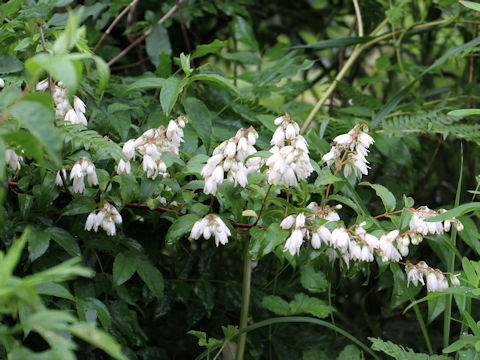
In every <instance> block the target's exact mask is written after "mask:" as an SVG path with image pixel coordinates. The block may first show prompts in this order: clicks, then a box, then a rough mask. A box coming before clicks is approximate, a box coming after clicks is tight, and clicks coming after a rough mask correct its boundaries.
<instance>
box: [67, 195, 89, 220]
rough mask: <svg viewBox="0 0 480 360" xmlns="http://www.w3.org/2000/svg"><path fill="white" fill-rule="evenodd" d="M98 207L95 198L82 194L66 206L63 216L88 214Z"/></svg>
mask: <svg viewBox="0 0 480 360" xmlns="http://www.w3.org/2000/svg"><path fill="white" fill-rule="evenodd" d="M96 208H97V203H96V202H95V200H93V199H92V198H89V197H86V196H82V197H79V198H76V199H73V200H72V202H71V203H70V204H68V205H67V206H65V207H64V208H63V211H62V216H71V215H78V214H86V213H90V212H92V211H93V210H94V209H96Z"/></svg>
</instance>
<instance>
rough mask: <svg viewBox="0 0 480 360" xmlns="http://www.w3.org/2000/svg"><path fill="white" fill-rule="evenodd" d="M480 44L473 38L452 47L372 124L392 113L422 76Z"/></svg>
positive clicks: (397, 96) (407, 86) (380, 113)
mask: <svg viewBox="0 0 480 360" xmlns="http://www.w3.org/2000/svg"><path fill="white" fill-rule="evenodd" d="M478 44H480V38H478V37H477V38H476V39H473V40H472V41H469V42H468V43H466V44H463V45H461V46H458V47H455V48H452V49H450V50H448V51H447V52H446V53H445V54H443V55H442V56H441V57H440V58H438V59H437V60H436V61H435V62H434V63H433V64H432V65H430V66H429V67H428V68H426V69H425V70H424V71H422V73H421V74H420V75H419V76H417V77H416V78H415V79H414V80H412V81H411V82H410V83H409V84H408V85H406V86H405V87H404V88H402V89H401V90H400V91H399V92H397V93H396V94H395V95H394V96H393V97H392V98H391V99H390V100H389V101H388V103H387V104H386V105H385V106H384V107H383V108H382V109H381V110H380V111H379V112H378V113H377V114H376V116H375V118H374V119H373V121H372V125H374V126H376V125H378V124H380V123H381V122H382V120H383V119H384V118H385V116H387V115H388V114H390V112H391V111H392V110H393V109H394V108H395V107H396V106H397V105H398V104H399V103H400V101H402V100H403V99H404V98H405V96H407V94H408V93H409V92H410V89H411V88H412V87H413V86H414V85H415V84H416V83H417V81H419V80H420V79H421V78H422V77H424V76H425V75H426V74H428V73H429V72H430V71H432V70H434V69H435V68H437V67H438V66H440V65H441V64H443V63H444V62H445V61H447V60H448V59H452V58H453V57H454V56H455V55H457V54H460V53H462V52H464V51H465V50H467V49H470V48H472V47H474V46H477V45H478Z"/></svg>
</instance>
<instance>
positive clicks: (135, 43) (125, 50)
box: [107, 0, 183, 66]
mask: <svg viewBox="0 0 480 360" xmlns="http://www.w3.org/2000/svg"><path fill="white" fill-rule="evenodd" d="M178 1H179V3H182V2H183V0H178ZM176 10H177V4H175V5H173V6H172V7H171V8H170V10H168V11H167V13H166V14H165V15H164V16H163V17H162V18H161V19H160V20H158V22H157V23H158V24H163V23H164V22H165V21H167V20H168V18H170V16H172V15H173V13H174V12H175V11H176ZM151 32H152V28H150V29H148V30H147V31H145V32H144V33H143V34H142V35H141V36H140V37H139V38H138V39H137V40H135V41H134V42H132V43H131V44H130V45H128V46H127V47H126V48H125V49H123V50H122V51H121V52H120V53H119V54H118V55H117V56H115V57H114V58H113V59H112V60H110V61H109V62H108V63H107V65H108V66H112V65H113V64H115V63H116V62H117V61H118V60H119V59H121V58H122V57H123V56H125V54H126V53H128V52H129V51H130V50H132V49H133V48H134V47H135V46H137V45H138V44H139V43H141V42H142V41H143V40H144V39H145V38H146V37H147V36H148V35H150V33H151Z"/></svg>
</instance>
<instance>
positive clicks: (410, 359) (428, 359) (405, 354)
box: [368, 337, 448, 360]
mask: <svg viewBox="0 0 480 360" xmlns="http://www.w3.org/2000/svg"><path fill="white" fill-rule="evenodd" d="M368 340H370V341H371V342H372V349H373V350H375V351H382V352H384V353H385V354H387V355H390V356H392V357H393V358H394V359H402V360H448V357H446V356H443V355H427V354H421V353H420V354H419V353H415V352H414V351H413V350H412V349H409V348H408V347H407V348H406V347H403V346H398V345H396V344H394V343H392V342H391V341H387V342H385V341H383V340H382V339H379V338H373V337H369V338H368Z"/></svg>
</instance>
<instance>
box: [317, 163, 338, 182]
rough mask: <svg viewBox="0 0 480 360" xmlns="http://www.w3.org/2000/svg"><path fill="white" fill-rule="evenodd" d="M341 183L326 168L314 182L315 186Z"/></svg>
mask: <svg viewBox="0 0 480 360" xmlns="http://www.w3.org/2000/svg"><path fill="white" fill-rule="evenodd" d="M339 181H343V180H342V179H341V178H339V177H337V176H334V175H333V174H332V172H331V171H330V169H329V168H328V167H324V168H323V169H322V170H321V172H320V173H319V174H318V177H317V180H315V186H323V185H329V184H333V183H336V182H339Z"/></svg>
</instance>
